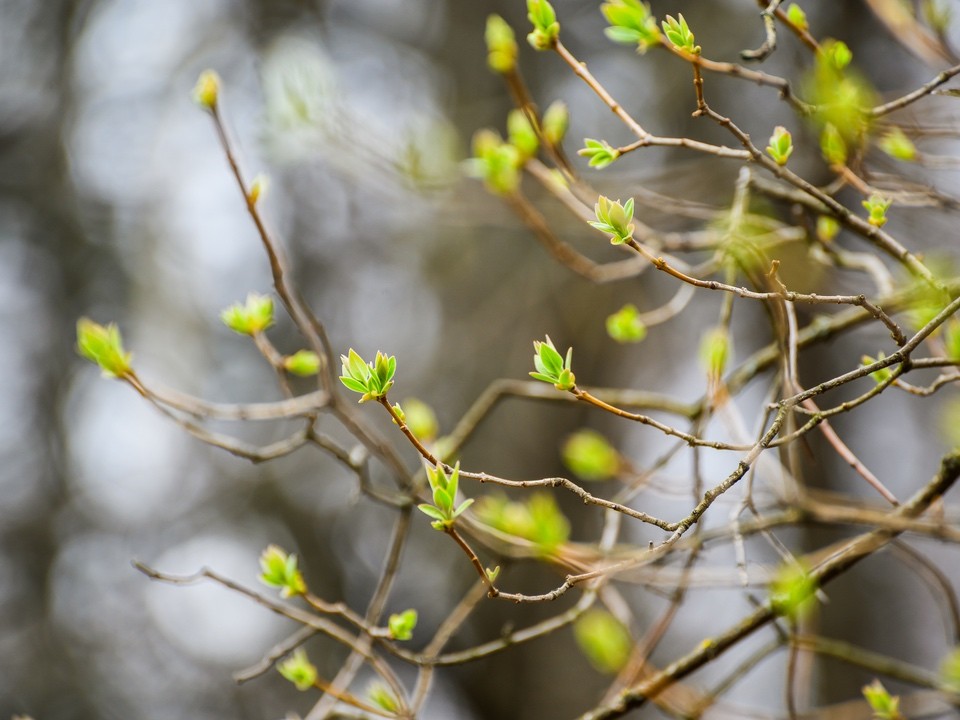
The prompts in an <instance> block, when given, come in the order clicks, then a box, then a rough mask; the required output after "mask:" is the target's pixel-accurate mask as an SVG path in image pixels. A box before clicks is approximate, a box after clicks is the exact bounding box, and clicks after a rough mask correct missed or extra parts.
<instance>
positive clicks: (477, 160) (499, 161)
mask: <svg viewBox="0 0 960 720" xmlns="http://www.w3.org/2000/svg"><path fill="white" fill-rule="evenodd" d="M473 154H474V157H472V158H471V159H470V160H468V161H467V165H466V167H467V173H468V174H469V175H470V176H471V177H475V178H478V179H480V180H483V184H484V185H485V186H486V187H487V189H488V190H490V191H491V192H494V193H496V194H498V195H509V194H510V193H512V192H514V191H515V190H516V189H517V187H518V186H519V185H520V168H521V166H522V165H523V158H522V157H521V154H520V151H519V150H517V148H515V147H514V146H513V145H511V144H510V143H505V142H503V140H502V139H501V138H500V136H499V135H497V133H495V132H494V131H492V130H489V129H484V130H479V131H478V132H477V133H475V134H474V136H473Z"/></svg>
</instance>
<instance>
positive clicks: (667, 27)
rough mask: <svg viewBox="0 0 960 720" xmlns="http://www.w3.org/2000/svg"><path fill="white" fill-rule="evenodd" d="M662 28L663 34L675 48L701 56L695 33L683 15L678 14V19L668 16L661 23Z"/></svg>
mask: <svg viewBox="0 0 960 720" xmlns="http://www.w3.org/2000/svg"><path fill="white" fill-rule="evenodd" d="M661 26H662V27H663V34H664V35H666V36H667V40H669V41H670V42H671V43H672V44H673V45H674V47H677V48H679V49H681V50H683V51H685V52H688V53H690V54H691V55H699V54H700V49H701V48H700V46H699V45H697V44H696V43H695V41H694V36H693V32H692V31H691V30H690V26H689V25H687V21H686V20H684V19H683V14H682V13H678V14H677V17H676V18H674V17H673V16H672V15H667V17H666V18H665V19H664V21H663V22H662V23H661Z"/></svg>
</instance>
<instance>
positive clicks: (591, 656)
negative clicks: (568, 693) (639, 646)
mask: <svg viewBox="0 0 960 720" xmlns="http://www.w3.org/2000/svg"><path fill="white" fill-rule="evenodd" d="M573 634H574V637H575V638H576V640H577V645H579V646H580V650H581V651H582V652H583V654H584V655H586V656H587V660H589V661H590V664H591V665H593V666H594V667H595V668H596V669H597V670H599V671H600V672H602V673H605V674H608V675H612V674H614V673H616V672H618V671H619V670H620V669H621V668H623V666H624V665H626V664H627V660H628V659H629V658H630V650H631V648H632V647H633V641H632V640H631V639H630V633H629V632H627V629H626V628H625V627H624V626H623V625H622V624H621V623H620V622H619V621H618V620H617V619H616V618H615V617H613V615H611V614H610V613H608V612H607V611H605V610H600V609H598V608H594V609H592V610H588V611H587V612H586V613H584V614H583V615H581V616H580V617H579V618H578V619H577V621H576V622H575V623H574V625H573Z"/></svg>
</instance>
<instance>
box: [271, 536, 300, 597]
mask: <svg viewBox="0 0 960 720" xmlns="http://www.w3.org/2000/svg"><path fill="white" fill-rule="evenodd" d="M260 570H261V573H260V578H259V579H260V582H262V583H263V584H264V585H267V586H268V587H273V588H278V589H279V590H280V595H281V596H282V597H296V596H298V595H303V594H305V593H306V592H307V585H306V583H305V582H304V580H303V574H302V573H301V572H300V570H299V569H298V568H297V556H296V555H294V554H292V553H291V554H287V552H286V551H285V550H284V549H283V548H281V547H279V546H277V545H270V546H269V547H268V548H267V549H266V550H264V551H263V553H262V554H261V555H260Z"/></svg>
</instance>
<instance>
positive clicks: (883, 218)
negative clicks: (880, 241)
mask: <svg viewBox="0 0 960 720" xmlns="http://www.w3.org/2000/svg"><path fill="white" fill-rule="evenodd" d="M891 202H893V201H892V200H888V199H887V198H885V197H883V195H880V194H879V193H874V194H873V195H871V196H870V197H869V198H868V199H867V200H864V201H863V202H862V203H861V204H862V205H863V207H864V209H866V211H867V212H868V213H870V216H869V217H868V218H867V222H868V223H870V224H871V225H873V226H874V227H878V228H879V227H883V226H884V225H886V224H887V210H888V209H889V207H890V203H891Z"/></svg>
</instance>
